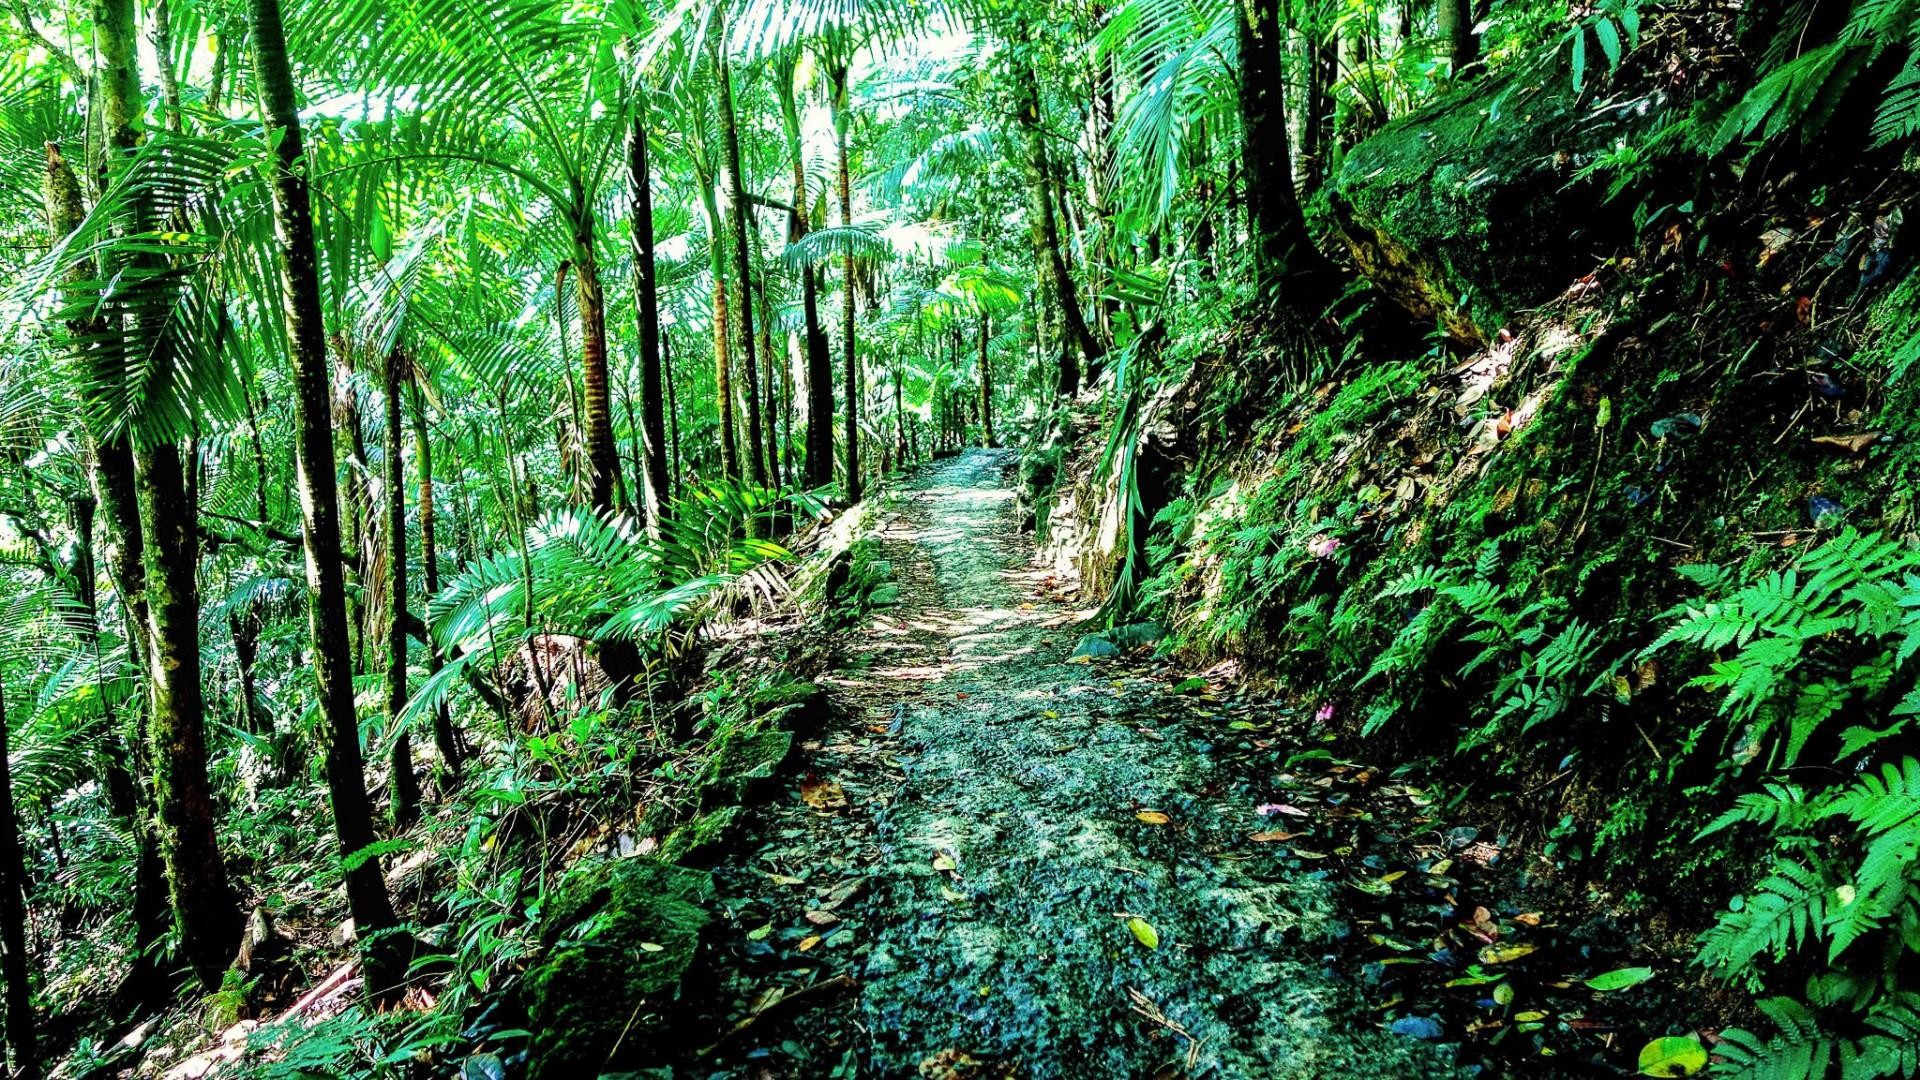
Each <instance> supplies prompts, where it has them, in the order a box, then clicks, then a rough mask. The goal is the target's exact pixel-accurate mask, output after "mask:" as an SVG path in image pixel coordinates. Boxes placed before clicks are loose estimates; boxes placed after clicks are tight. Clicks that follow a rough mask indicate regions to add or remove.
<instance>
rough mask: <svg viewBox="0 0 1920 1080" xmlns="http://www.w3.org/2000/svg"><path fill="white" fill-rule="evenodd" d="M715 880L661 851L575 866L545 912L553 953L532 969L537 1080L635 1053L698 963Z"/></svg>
mask: <svg viewBox="0 0 1920 1080" xmlns="http://www.w3.org/2000/svg"><path fill="white" fill-rule="evenodd" d="M712 898H713V878H712V877H711V876H710V875H708V874H705V873H702V872H700V871H697V870H688V869H685V868H683V867H678V866H674V865H672V864H670V863H665V862H661V861H660V860H658V859H650V858H634V859H616V860H608V861H600V862H594V863H590V864H583V865H581V866H578V867H575V868H574V869H573V870H572V871H570V872H569V873H568V874H567V875H566V877H564V878H562V879H561V881H560V884H559V885H558V886H557V887H556V888H555V889H554V891H553V893H552V894H551V895H550V896H549V898H548V900H547V903H546V910H545V912H544V914H543V915H542V916H541V920H540V940H541V942H542V943H543V945H544V946H545V952H544V954H543V955H542V957H541V959H540V962H539V963H538V964H536V965H535V966H534V967H533V969H532V970H531V971H529V972H528V973H527V977H526V983H525V987H526V989H525V993H526V1000H527V1014H528V1018H529V1020H530V1021H531V1023H530V1025H529V1026H530V1027H531V1029H532V1031H533V1033H534V1034H533V1045H532V1047H531V1052H530V1054H529V1060H528V1073H527V1075H528V1077H529V1078H530V1080H558V1078H561V1077H574V1076H596V1075H599V1073H600V1072H601V1070H602V1069H603V1068H604V1067H605V1066H606V1065H607V1064H609V1057H610V1056H611V1055H612V1054H613V1053H614V1051H615V1049H616V1047H618V1048H620V1049H621V1050H622V1052H623V1053H627V1054H633V1053H635V1052H636V1051H637V1050H638V1049H639V1048H640V1047H643V1046H645V1045H646V1043H647V1041H648V1039H647V1036H648V1034H649V1030H648V1029H649V1028H651V1027H653V1026H654V1025H655V1024H657V1023H658V1021H659V1019H660V1012H661V1009H662V1008H663V1007H664V1005H665V1004H666V1003H667V1002H668V1001H670V1000H671V998H672V996H673V992H674V991H675V990H676V989H677V988H678V987H679V985H680V980H681V978H682V977H683V976H684V975H685V974H686V972H687V968H688V967H689V966H690V965H691V964H692V963H693V958H694V953H695V951H696V950H697V948H698V946H699V940H700V931H701V929H702V928H703V927H705V926H706V925H707V923H708V922H709V921H710V916H709V915H708V914H707V911H706V908H704V907H703V906H702V904H704V903H705V902H707V901H710V900H712Z"/></svg>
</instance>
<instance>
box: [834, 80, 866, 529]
mask: <svg viewBox="0 0 1920 1080" xmlns="http://www.w3.org/2000/svg"><path fill="white" fill-rule="evenodd" d="M847 78H848V71H847V65H846V63H845V62H839V63H835V64H833V65H831V66H829V67H828V69H827V81H828V84H829V86H830V87H831V90H832V94H833V145H834V155H835V163H836V169H837V171H838V179H839V185H840V224H841V225H844V226H847V227H849V228H851V227H852V225H853V163H852V160H851V158H850V156H849V154H848V151H847V132H848V129H849V128H850V127H851V126H852V123H853V102H852V100H851V98H850V96H849V90H850V88H849V87H848V85H847ZM842 269H843V270H844V272H845V277H846V289H845V293H844V296H843V297H842V306H841V328H840V334H841V337H842V339H843V340H842V341H841V343H840V348H841V356H842V359H843V361H844V364H843V366H844V367H845V378H846V388H847V502H848V504H853V503H857V502H859V501H860V495H861V489H860V360H859V349H858V348H857V342H856V341H855V338H854V325H855V324H854V318H855V311H854V303H855V298H854V288H855V284H856V282H855V277H854V264H853V253H852V252H851V251H849V252H848V253H847V256H846V258H845V260H844V261H843V263H842Z"/></svg>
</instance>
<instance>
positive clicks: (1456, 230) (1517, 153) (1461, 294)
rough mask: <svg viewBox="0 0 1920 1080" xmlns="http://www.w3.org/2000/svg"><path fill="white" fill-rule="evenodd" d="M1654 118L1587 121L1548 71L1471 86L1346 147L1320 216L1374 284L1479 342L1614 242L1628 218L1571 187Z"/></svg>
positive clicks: (1562, 75)
mask: <svg viewBox="0 0 1920 1080" xmlns="http://www.w3.org/2000/svg"><path fill="white" fill-rule="evenodd" d="M1656 112H1657V110H1652V109H1645V110H1640V109H1633V108H1613V109H1603V110H1599V111H1598V112H1597V114H1596V113H1595V111H1594V110H1592V109H1591V103H1590V102H1586V101H1582V100H1581V99H1580V97H1579V95H1577V94H1576V93H1575V92H1574V90H1573V82H1572V79H1571V77H1570V75H1569V73H1568V72H1567V71H1565V70H1563V69H1561V68H1558V67H1552V66H1549V67H1547V68H1544V69H1535V70H1532V71H1523V72H1520V73H1517V74H1509V75H1504V76H1500V77H1495V78H1490V79H1485V80H1481V81H1479V82H1477V83H1473V84H1470V85H1469V86H1468V87H1467V88H1465V89H1463V90H1462V91H1460V92H1458V93H1456V94H1453V95H1450V96H1447V97H1444V98H1441V99H1439V100H1438V101H1435V102H1434V103H1433V104H1431V105H1429V106H1427V107H1426V108H1423V109H1420V110H1418V111H1416V112H1413V113H1410V114H1408V115H1407V116H1404V117H1402V118H1400V119H1398V120H1395V121H1394V122H1392V123H1390V124H1388V125H1387V126H1386V127H1384V128H1382V129H1381V130H1380V131H1379V132H1378V133H1377V134H1375V135H1374V136H1373V137H1371V138H1369V139H1367V140H1366V141H1364V142H1362V143H1360V144H1359V145H1358V146H1356V147H1354V148H1353V150H1352V151H1351V152H1349V153H1348V155H1347V158H1346V161H1345V163H1344V165H1343V166H1342V168H1341V170H1340V172H1339V174H1338V176H1336V177H1335V178H1334V184H1333V186H1332V189H1331V191H1330V192H1329V196H1330V198H1329V206H1330V209H1331V210H1332V212H1333V217H1334V220H1335V222H1336V223H1337V226H1338V228H1339V231H1340V232H1341V234H1342V237H1343V239H1344V240H1345V242H1346V244H1347V247H1348V249H1349V250H1350V251H1351V252H1352V254H1353V258H1354V261H1355V263H1357V264H1358V265H1359V267H1360V268H1361V269H1362V270H1363V271H1364V272H1365V273H1366V275H1367V276H1368V277H1369V278H1371V279H1372V280H1373V281H1374V283H1375V284H1376V285H1378V286H1380V287H1381V288H1382V289H1383V290H1384V291H1385V292H1387V293H1388V294H1389V295H1391V296H1392V297H1393V298H1394V299H1395V300H1397V301H1399V302H1400V303H1401V305H1403V306H1404V307H1406V308H1407V309H1408V310H1410V311H1412V312H1413V313H1414V314H1416V315H1419V316H1421V317H1422V318H1432V319H1434V320H1436V321H1437V322H1438V323H1439V324H1440V325H1441V326H1442V327H1443V328H1444V329H1445V330H1446V332H1447V333H1448V334H1449V335H1451V336H1452V337H1453V338H1455V339H1456V340H1458V341H1461V342H1464V343H1469V344H1474V345H1479V344H1484V343H1485V342H1487V341H1488V340H1490V339H1491V338H1492V336H1493V335H1494V333H1495V332H1496V331H1497V330H1499V329H1500V328H1501V327H1503V326H1506V325H1508V323H1509V321H1510V320H1511V319H1512V318H1513V316H1514V314H1515V313H1516V312H1518V311H1519V310H1520V309H1522V308H1525V307H1530V306H1532V305H1534V304H1537V303H1539V302H1540V301H1542V300H1544V299H1546V298H1547V297H1549V296H1551V295H1553V294H1555V293H1557V292H1559V291H1560V290H1561V289H1563V288H1564V287H1565V286H1566V285H1567V284H1569V283H1570V282H1571V280H1572V278H1573V277H1575V276H1577V275H1578V274H1579V273H1580V272H1583V271H1584V270H1585V269H1586V266H1585V263H1586V262H1587V261H1588V260H1590V258H1591V255H1590V253H1591V252H1592V251H1593V250H1594V249H1595V247H1596V246H1599V247H1605V246H1607V245H1606V244H1605V243H1600V244H1596V243H1595V241H1605V240H1607V239H1610V238H1613V237H1624V236H1625V235H1626V230H1627V228H1628V226H1629V225H1630V216H1629V214H1628V212H1627V208H1626V207H1625V206H1620V207H1609V206H1608V205H1607V204H1606V203H1605V202H1604V201H1603V199H1602V198H1601V192H1600V191H1599V190H1598V188H1597V186H1594V185H1588V184H1585V183H1575V182H1574V181H1573V177H1574V174H1575V173H1576V172H1577V171H1578V170H1579V169H1580V168H1581V167H1582V166H1584V165H1586V164H1588V163H1590V162H1591V161H1592V160H1594V159H1595V158H1596V157H1598V156H1599V155H1600V154H1602V153H1603V152H1605V151H1606V150H1607V149H1608V148H1609V147H1611V146H1612V145H1613V144H1614V143H1615V142H1616V141H1618V140H1621V139H1632V138H1635V137H1637V136H1639V135H1640V134H1642V133H1644V132H1646V131H1648V130H1650V129H1651V127H1652V126H1653V124H1654V123H1655V113H1656ZM1547 237H1551V238H1553V239H1552V241H1551V242H1535V241H1534V240H1533V239H1532V238H1547ZM1509 238H1528V239H1527V240H1525V241H1524V242H1522V241H1518V240H1517V239H1515V240H1513V241H1510V240H1509Z"/></svg>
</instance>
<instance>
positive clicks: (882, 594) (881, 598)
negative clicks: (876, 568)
mask: <svg viewBox="0 0 1920 1080" xmlns="http://www.w3.org/2000/svg"><path fill="white" fill-rule="evenodd" d="M867 603H869V604H871V605H873V606H874V607H877V608H881V607H893V606H894V605H896V604H898V603H900V586H898V585H896V584H894V583H893V582H891V581H889V582H887V583H886V584H884V585H877V586H875V587H874V590H873V592H871V593H869V594H867Z"/></svg>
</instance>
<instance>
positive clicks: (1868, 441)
mask: <svg viewBox="0 0 1920 1080" xmlns="http://www.w3.org/2000/svg"><path fill="white" fill-rule="evenodd" d="M1879 441H1880V433H1879V432H1877V431H1862V432H1860V433H1859V434H1857V435H1816V436H1814V438H1813V445H1815V446H1831V447H1833V448H1834V449H1836V450H1844V451H1846V452H1847V453H1849V454H1857V453H1859V452H1861V451H1862V450H1865V449H1866V448H1867V447H1869V446H1872V445H1873V444H1874V443H1877V442H1879Z"/></svg>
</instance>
